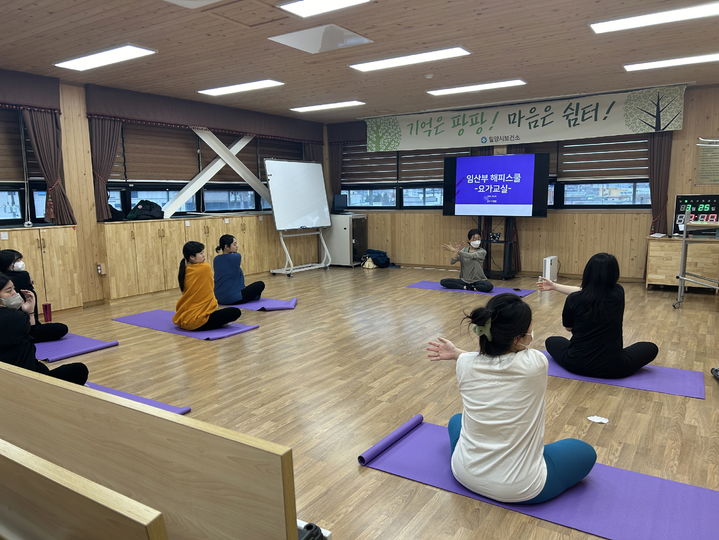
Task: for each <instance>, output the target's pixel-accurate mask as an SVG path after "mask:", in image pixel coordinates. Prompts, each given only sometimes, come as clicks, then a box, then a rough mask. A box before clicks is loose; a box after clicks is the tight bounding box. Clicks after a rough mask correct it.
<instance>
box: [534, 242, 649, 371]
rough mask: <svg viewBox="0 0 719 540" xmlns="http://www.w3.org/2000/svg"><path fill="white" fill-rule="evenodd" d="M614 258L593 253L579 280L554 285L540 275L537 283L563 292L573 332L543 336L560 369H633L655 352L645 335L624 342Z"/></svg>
mask: <svg viewBox="0 0 719 540" xmlns="http://www.w3.org/2000/svg"><path fill="white" fill-rule="evenodd" d="M618 279H619V263H618V262H617V259H616V258H615V257H614V255H610V254H609V253H597V254H596V255H593V256H592V258H591V259H589V261H588V262H587V265H586V266H585V267H584V274H583V275H582V286H581V288H579V287H570V286H567V285H559V284H558V283H553V282H552V281H550V280H547V279H544V278H540V283H539V284H538V286H539V288H540V289H542V290H557V291H560V292H563V293H565V294H568V295H569V296H567V300H566V301H565V302H564V310H563V311H562V324H563V325H564V327H565V328H566V329H567V330H569V331H570V332H571V333H572V338H571V339H569V340H568V339H567V338H564V337H560V336H553V337H550V338H547V340H546V342H545V345H546V347H547V351H548V352H549V354H551V355H552V357H553V358H554V359H555V360H556V361H557V363H558V364H560V365H561V366H562V367H564V369H566V370H568V371H571V372H572V373H577V374H579V375H584V376H585V377H599V378H605V379H620V378H622V377H628V376H629V375H632V374H633V373H636V372H637V371H638V370H639V369H641V368H642V367H643V366H645V365H647V364H648V363H649V362H651V361H652V360H654V358H656V356H657V354H658V353H659V348H658V347H657V346H656V345H655V344H654V343H650V342H647V341H642V342H639V343H635V344H633V345H630V346H629V347H624V344H623V338H622V322H623V319H624V289H623V288H622V286H621V285H619V284H618V283H617V281H618Z"/></svg>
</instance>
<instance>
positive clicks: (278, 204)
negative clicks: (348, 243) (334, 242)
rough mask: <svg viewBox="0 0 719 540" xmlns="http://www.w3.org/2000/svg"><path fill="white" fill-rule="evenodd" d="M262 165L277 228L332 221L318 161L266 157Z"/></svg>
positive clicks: (307, 225) (325, 225) (308, 225)
mask: <svg viewBox="0 0 719 540" xmlns="http://www.w3.org/2000/svg"><path fill="white" fill-rule="evenodd" d="M265 168H266V169H267V180H268V181H269V185H270V196H271V197H272V212H273V213H274V214H275V227H276V228H277V230H278V231H286V230H289V229H309V228H312V227H329V226H330V225H331V222H330V210H329V208H328V206H327V193H326V191H325V179H324V175H323V174H322V164H321V163H310V162H307V161H283V160H279V159H266V160H265Z"/></svg>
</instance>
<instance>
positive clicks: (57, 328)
mask: <svg viewBox="0 0 719 540" xmlns="http://www.w3.org/2000/svg"><path fill="white" fill-rule="evenodd" d="M67 331H68V328H67V325H66V324H62V323H52V322H51V323H45V324H33V325H32V326H31V327H30V338H32V340H33V341H34V342H35V343H42V342H44V341H57V340H58V339H62V338H63V337H64V336H65V335H66V334H67Z"/></svg>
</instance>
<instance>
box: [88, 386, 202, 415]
mask: <svg viewBox="0 0 719 540" xmlns="http://www.w3.org/2000/svg"><path fill="white" fill-rule="evenodd" d="M85 386H87V387H88V388H92V389H93V390H99V391H100V392H105V393H107V394H112V395H113V396H119V397H123V398H125V399H130V400H132V401H136V402H138V403H144V404H145V405H150V406H152V407H157V408H158V409H162V410H163V411H168V412H173V413H177V414H187V413H188V412H190V411H191V410H192V407H175V406H174V405H168V404H167V403H163V402H162V401H155V400H154V399H149V398H144V397H141V396H136V395H135V394H129V393H127V392H122V391H121V390H115V389H114V388H109V387H107V386H102V385H100V384H95V383H91V382H88V383H85Z"/></svg>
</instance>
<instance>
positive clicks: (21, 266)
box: [12, 261, 25, 272]
mask: <svg viewBox="0 0 719 540" xmlns="http://www.w3.org/2000/svg"><path fill="white" fill-rule="evenodd" d="M12 269H13V270H15V271H16V272H24V271H25V261H15V264H13V265H12Z"/></svg>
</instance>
